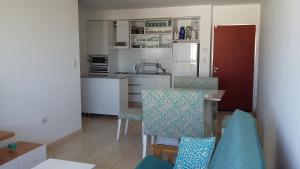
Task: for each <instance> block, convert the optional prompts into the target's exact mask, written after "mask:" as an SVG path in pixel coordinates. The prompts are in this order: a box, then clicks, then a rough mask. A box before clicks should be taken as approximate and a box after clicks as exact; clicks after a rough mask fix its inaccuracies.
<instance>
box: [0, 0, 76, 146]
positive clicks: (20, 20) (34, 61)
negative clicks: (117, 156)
mask: <svg viewBox="0 0 300 169" xmlns="http://www.w3.org/2000/svg"><path fill="white" fill-rule="evenodd" d="M77 3H78V1H77V0H63V1H61V0H26V1H24V0H1V1H0V20H1V22H0V37H1V38H0V129H1V130H8V131H13V132H15V133H16V138H15V139H14V140H25V141H33V142H38V143H51V142H53V141H55V140H57V139H59V138H61V137H63V136H65V135H68V134H70V133H72V132H74V131H77V130H79V129H80V128H81V103H80V73H79V72H80V68H79V66H75V65H73V64H74V63H73V61H74V60H76V61H77V62H78V60H79V35H78V33H79V30H78V9H77V8H78V4H77ZM42 117H47V118H48V122H47V123H46V124H44V125H41V118H42Z"/></svg>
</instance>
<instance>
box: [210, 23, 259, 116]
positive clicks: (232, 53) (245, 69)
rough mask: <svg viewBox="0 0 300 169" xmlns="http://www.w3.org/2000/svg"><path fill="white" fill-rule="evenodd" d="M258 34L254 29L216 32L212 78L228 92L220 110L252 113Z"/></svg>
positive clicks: (224, 28)
mask: <svg viewBox="0 0 300 169" xmlns="http://www.w3.org/2000/svg"><path fill="white" fill-rule="evenodd" d="M255 31H256V27H255V25H237V26H217V27H215V29H214V58H213V76H215V77H218V78H219V88H220V89H222V90H226V92H225V95H224V97H223V99H222V101H221V102H220V103H219V109H220V110H226V111H233V110H235V109H237V108H239V109H242V110H244V111H252V98H253V73H254V53H255Z"/></svg>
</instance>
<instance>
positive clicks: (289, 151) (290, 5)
mask: <svg viewBox="0 0 300 169" xmlns="http://www.w3.org/2000/svg"><path fill="white" fill-rule="evenodd" d="M299 6H300V1H298V0H290V1H284V0H264V1H263V3H262V22H261V41H260V44H261V45H260V59H259V69H258V72H259V73H258V75H259V79H258V104H257V107H258V115H259V117H260V119H261V120H262V130H263V133H264V137H263V138H264V139H263V142H264V153H265V157H266V161H267V168H268V169H273V168H280V169H281V168H282V169H298V168H300V151H299V149H300V147H299V140H300V130H299V129H300V123H299V119H300V113H299V96H300V89H299V86H300V66H299V63H300V57H299V56H300V48H299V38H300V31H299V30H300V22H299V16H300V10H299Z"/></svg>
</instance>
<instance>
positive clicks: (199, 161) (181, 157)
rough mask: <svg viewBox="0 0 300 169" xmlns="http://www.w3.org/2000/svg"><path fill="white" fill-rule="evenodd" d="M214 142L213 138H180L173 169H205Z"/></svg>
mask: <svg viewBox="0 0 300 169" xmlns="http://www.w3.org/2000/svg"><path fill="white" fill-rule="evenodd" d="M215 142H216V139H215V137H211V138H190V137H182V138H181V140H180V144H179V151H178V155H177V158H176V163H175V167H174V169H207V168H208V165H209V162H210V160H211V156H212V153H213V150H214V145H215Z"/></svg>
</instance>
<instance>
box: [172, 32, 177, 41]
mask: <svg viewBox="0 0 300 169" xmlns="http://www.w3.org/2000/svg"><path fill="white" fill-rule="evenodd" d="M173 39H174V40H178V32H177V31H175V32H174V37H173Z"/></svg>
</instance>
